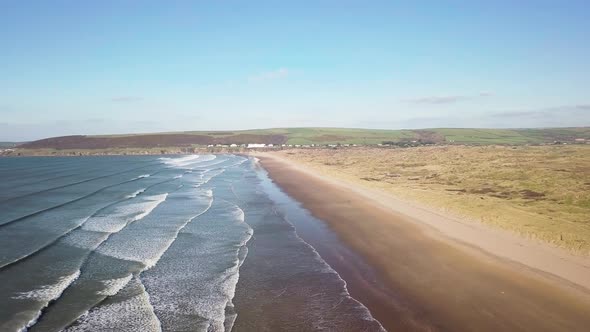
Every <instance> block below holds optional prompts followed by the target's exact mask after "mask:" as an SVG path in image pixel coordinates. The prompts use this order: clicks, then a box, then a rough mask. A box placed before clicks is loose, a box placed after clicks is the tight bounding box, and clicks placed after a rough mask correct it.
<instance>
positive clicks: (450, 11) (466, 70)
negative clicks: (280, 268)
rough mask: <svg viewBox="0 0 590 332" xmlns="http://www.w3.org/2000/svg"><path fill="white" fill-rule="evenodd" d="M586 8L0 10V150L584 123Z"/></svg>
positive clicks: (523, 4) (587, 100) (588, 50)
mask: <svg viewBox="0 0 590 332" xmlns="http://www.w3.org/2000/svg"><path fill="white" fill-rule="evenodd" d="M589 87H590V1H573V0H572V1H549V0H539V1H504V0H500V1H404V2H401V1H293V2H291V3H285V2H282V1H267V2H261V1H247V2H246V1H240V2H238V1H109V0H107V1H95V2H90V1H61V0H57V1H13V0H7V1H1V2H0V141H25V140H34V139H39V138H45V137H50V136H62V135H73V134H115V133H137V132H161V131H182V130H238V129H254V128H270V127H354V128H380V129H402V128H434V127H486V128H510V127H563V126H590V91H589V90H590V88H589Z"/></svg>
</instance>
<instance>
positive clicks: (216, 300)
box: [142, 201, 253, 331]
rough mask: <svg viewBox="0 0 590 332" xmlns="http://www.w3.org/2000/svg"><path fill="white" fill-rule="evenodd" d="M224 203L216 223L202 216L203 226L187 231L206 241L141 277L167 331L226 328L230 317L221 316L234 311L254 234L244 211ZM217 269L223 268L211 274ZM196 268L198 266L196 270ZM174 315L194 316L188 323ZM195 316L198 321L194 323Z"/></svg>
mask: <svg viewBox="0 0 590 332" xmlns="http://www.w3.org/2000/svg"><path fill="white" fill-rule="evenodd" d="M225 203H227V204H228V207H227V210H229V211H227V213H224V214H223V215H219V216H216V217H215V219H210V218H204V219H202V220H201V222H203V223H204V224H202V225H201V226H197V228H195V229H192V230H190V231H188V233H191V234H195V235H197V236H205V237H207V238H208V240H207V241H206V242H205V243H203V244H202V246H201V247H198V248H186V250H187V251H185V250H182V251H180V252H178V253H177V252H176V251H175V252H174V253H173V255H174V257H175V260H174V261H166V262H164V263H163V264H164V265H163V266H162V267H160V268H159V269H156V270H155V272H153V273H149V272H148V273H147V274H145V275H143V274H142V278H143V280H144V282H145V284H146V286H147V287H148V290H149V291H150V294H151V298H152V301H153V302H152V304H153V306H154V309H155V312H156V314H157V315H158V316H159V317H160V318H161V319H162V321H163V322H164V321H165V322H166V324H168V325H169V326H167V325H166V324H164V326H165V327H166V328H168V329H171V330H174V329H175V328H177V329H180V330H184V329H186V325H187V324H190V326H191V328H192V329H194V330H195V331H224V330H231V325H232V324H233V322H234V320H235V314H232V313H230V314H229V315H228V316H229V317H228V316H226V308H228V307H230V308H231V307H233V303H232V299H233V298H234V296H235V290H236V285H237V283H238V280H239V268H240V266H241V265H242V263H243V261H244V259H245V257H246V254H247V248H246V247H245V245H246V243H247V242H248V241H249V240H250V238H251V237H252V233H253V230H252V228H251V227H250V226H249V225H248V224H247V223H245V222H244V217H245V215H244V211H243V210H242V209H241V208H240V207H239V206H237V205H235V204H233V203H230V202H227V201H223V203H221V204H225ZM218 218H219V219H218ZM196 222H199V221H196ZM209 225H210V226H211V227H209ZM205 229H206V231H205V232H203V230H205ZM193 232H194V233H193ZM175 250H181V249H180V247H179V248H175ZM184 253H187V255H184ZM183 262H187V263H188V264H184V263H183ZM216 265H219V266H223V267H224V270H223V271H221V272H216V271H217V268H215V266H216ZM195 266H197V267H199V266H203V268H197V269H195ZM185 285H186V286H185ZM186 287H188V288H189V289H187V288H186ZM187 292H188V293H187ZM177 317H193V320H189V321H186V322H180V321H178V320H177ZM194 317H200V319H199V322H198V323H195V320H194V319H195V318H194ZM201 320H202V321H201ZM195 324H197V325H195ZM224 324H225V325H224ZM226 328H227V329H226Z"/></svg>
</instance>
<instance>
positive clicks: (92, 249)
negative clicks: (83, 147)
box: [0, 155, 382, 331]
mask: <svg viewBox="0 0 590 332" xmlns="http://www.w3.org/2000/svg"><path fill="white" fill-rule="evenodd" d="M0 211H1V212H0V245H1V247H0V299H2V301H0V330H1V331H25V330H29V331H60V330H65V331H105V330H110V331H230V330H232V329H233V330H234V331H276V330H288V331H305V330H333V331H359V330H362V331H378V330H381V329H382V327H381V325H380V324H379V323H378V322H377V321H376V320H374V319H373V317H372V316H371V314H370V313H369V311H368V310H367V309H366V308H365V307H364V306H363V305H361V304H360V303H359V302H358V301H356V300H354V299H352V298H351V297H350V295H349V294H348V292H347V290H346V284H345V283H344V281H343V280H342V279H341V278H340V276H339V275H338V274H337V273H336V272H335V271H334V270H333V269H332V268H331V267H330V266H329V265H327V263H326V262H325V261H324V260H323V259H322V258H321V257H320V254H322V255H323V254H324V252H326V253H327V252H328V251H327V249H326V248H327V247H328V246H326V245H323V247H324V248H322V243H324V244H325V243H329V241H334V242H335V241H336V240H335V239H331V238H330V237H331V236H333V235H330V234H331V233H329V231H328V230H327V229H325V225H323V224H322V223H321V222H319V221H317V220H315V219H313V218H312V217H310V216H309V214H308V213H307V212H306V211H305V210H303V209H302V208H301V207H300V206H299V205H298V203H297V202H295V201H293V200H291V199H290V198H289V197H288V196H286V195H285V194H283V193H282V192H281V191H280V189H279V188H277V187H276V186H275V185H274V184H273V183H272V182H271V181H270V180H269V178H268V177H267V175H266V172H265V171H264V170H262V169H260V168H259V167H258V166H257V164H256V162H255V161H254V160H252V159H248V158H246V157H242V156H236V155H198V156H197V155H194V156H167V157H158V156H109V157H64V158H59V157H55V158H42V157H39V158H37V157H34V158H3V159H2V158H0ZM296 230H297V232H296ZM297 233H305V234H307V237H305V236H304V238H306V239H308V238H309V240H308V242H309V243H310V244H312V245H314V246H316V247H317V248H315V249H314V248H313V247H312V246H310V245H309V244H308V243H306V242H304V241H303V240H302V239H301V238H300V237H299V236H298V234H297ZM316 249H318V250H317V251H316ZM318 252H319V253H320V254H318Z"/></svg>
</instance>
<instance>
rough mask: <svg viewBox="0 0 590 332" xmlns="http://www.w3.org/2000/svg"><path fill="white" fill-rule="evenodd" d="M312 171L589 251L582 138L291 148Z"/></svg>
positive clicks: (588, 181)
mask: <svg viewBox="0 0 590 332" xmlns="http://www.w3.org/2000/svg"><path fill="white" fill-rule="evenodd" d="M280 153H281V154H282V155H283V156H285V157H287V158H289V159H292V160H294V161H297V162H301V163H304V164H306V165H308V166H310V167H312V168H314V169H317V170H318V171H320V172H322V173H325V174H329V175H332V176H335V177H338V178H342V179H345V180H349V181H352V182H356V183H358V184H361V185H363V186H368V187H373V188H379V189H381V190H384V191H387V192H390V193H392V194H394V195H395V196H398V197H401V198H405V199H408V200H414V201H418V202H422V203H425V204H426V205H429V206H432V207H434V208H436V209H441V210H444V211H446V212H450V213H452V214H454V215H457V216H461V217H466V218H468V219H472V220H473V219H475V220H479V221H482V222H484V223H487V224H491V225H494V226H497V227H501V228H503V229H507V230H511V231H514V232H517V233H520V234H521V235H524V236H527V237H532V238H536V239H540V240H543V241H546V242H550V243H552V244H554V245H557V246H561V247H565V248H568V249H571V250H574V251H578V252H583V253H585V254H588V253H590V146H587V145H577V146H522V147H507V146H481V147H477V146H472V147H467V146H432V147H418V148H410V149H377V148H362V149H348V150H327V149H322V150H319V149H318V150H305V151H303V150H292V151H283V152H280Z"/></svg>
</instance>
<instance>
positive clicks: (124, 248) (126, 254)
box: [97, 190, 213, 270]
mask: <svg viewBox="0 0 590 332" xmlns="http://www.w3.org/2000/svg"><path fill="white" fill-rule="evenodd" d="M203 196H204V197H205V198H206V199H207V200H208V203H207V204H208V205H207V207H206V208H205V209H204V210H203V211H201V212H199V213H198V214H197V215H195V216H192V217H189V218H187V220H186V221H185V222H183V223H181V224H180V225H178V227H177V229H176V230H175V232H174V235H173V236H171V237H170V238H167V239H165V240H164V241H158V242H150V241H146V240H147V239H141V238H137V237H134V238H131V239H129V240H128V241H126V242H125V243H120V244H119V243H117V244H115V243H113V244H112V245H110V246H102V247H99V248H98V250H97V252H98V253H100V254H102V255H106V256H111V257H114V258H118V259H122V260H127V261H135V262H140V263H142V264H144V265H145V269H146V270H147V269H150V268H152V267H153V266H154V265H156V263H157V262H158V261H159V260H160V258H161V257H162V255H163V254H164V252H166V250H168V248H169V247H170V245H171V244H172V242H174V240H176V237H177V236H178V232H180V230H182V229H183V228H184V227H185V226H186V225H187V224H188V223H189V222H191V221H192V220H193V219H195V218H197V217H198V216H200V215H201V214H203V213H205V212H207V211H208V210H209V208H211V204H212V203H213V198H212V196H213V192H212V191H211V190H206V191H204V192H199V193H197V194H196V195H195V198H197V199H203Z"/></svg>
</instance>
